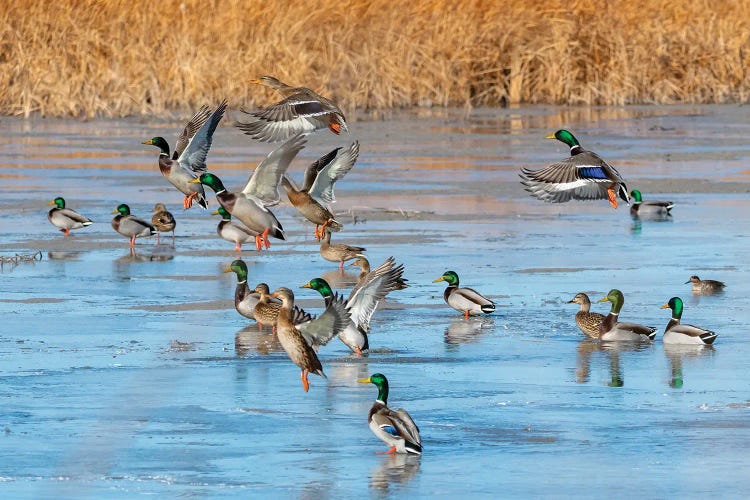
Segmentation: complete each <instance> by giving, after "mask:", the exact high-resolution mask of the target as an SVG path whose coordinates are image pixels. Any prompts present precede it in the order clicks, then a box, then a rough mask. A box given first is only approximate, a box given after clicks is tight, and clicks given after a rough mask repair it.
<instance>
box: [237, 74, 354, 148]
mask: <svg viewBox="0 0 750 500" xmlns="http://www.w3.org/2000/svg"><path fill="white" fill-rule="evenodd" d="M250 83H253V84H257V85H263V86H264V87H268V88H270V89H273V90H275V91H277V92H278V93H279V94H281V96H282V97H283V98H284V99H283V100H282V101H280V102H277V103H276V104H274V105H272V106H269V107H267V108H264V109H260V110H258V111H254V112H248V111H245V110H244V109H243V110H242V112H243V113H247V114H249V115H250V116H251V117H253V118H254V121H252V122H250V123H237V124H236V126H237V128H239V129H240V130H242V131H243V132H244V133H245V134H247V135H249V136H250V137H252V138H253V139H257V140H259V141H263V142H278V141H284V140H287V139H288V138H289V137H291V136H293V135H295V134H300V133H301V134H310V133H312V132H315V131H316V130H320V129H325V128H327V129H329V130H330V131H331V132H333V133H334V134H336V135H338V134H339V133H340V132H341V130H342V129H343V130H345V131H346V132H347V133H349V129H348V128H347V126H346V118H345V117H344V113H343V112H342V111H341V109H340V108H339V107H338V106H336V104H334V102H333V101H331V100H330V99H327V98H325V97H323V96H321V95H319V94H317V93H315V92H313V91H312V90H310V89H308V88H307V87H292V86H289V85H287V84H285V83H283V82H282V81H280V80H279V79H277V78H274V77H272V76H262V77H260V78H258V79H254V80H250Z"/></svg>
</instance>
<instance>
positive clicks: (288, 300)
mask: <svg viewBox="0 0 750 500" xmlns="http://www.w3.org/2000/svg"><path fill="white" fill-rule="evenodd" d="M272 296H273V297H276V298H278V299H280V300H281V311H280V313H279V318H278V320H277V323H276V325H277V327H276V335H277V336H278V338H279V342H280V343H281V346H282V347H283V348H284V350H285V351H286V353H287V355H289V358H290V359H291V360H292V361H293V362H294V364H296V365H297V366H299V367H300V369H301V370H302V373H301V375H300V378H301V379H302V388H303V389H304V390H305V392H307V391H308V390H309V389H310V382H309V381H308V379H307V375H308V373H314V374H316V375H320V376H321V377H325V374H324V373H323V366H322V365H321V364H320V360H319V359H318V356H317V354H315V346H317V345H324V344H326V343H327V342H328V341H329V340H330V339H331V338H333V337H335V336H336V335H338V334H339V333H341V331H342V330H343V329H344V328H346V324H347V323H348V321H349V313H348V312H347V311H346V307H345V306H344V302H343V300H342V299H341V298H340V297H337V298H336V300H333V301H332V302H331V305H329V306H328V307H327V308H326V312H325V313H323V314H321V315H320V316H319V317H317V318H315V319H313V320H311V321H307V322H305V323H302V324H300V325H295V324H294V319H293V310H294V292H292V291H291V290H290V289H288V288H283V287H282V288H279V289H277V290H276V291H275V292H273V294H272Z"/></svg>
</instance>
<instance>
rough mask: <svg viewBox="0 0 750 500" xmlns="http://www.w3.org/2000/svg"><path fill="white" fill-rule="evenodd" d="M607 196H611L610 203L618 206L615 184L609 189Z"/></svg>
mask: <svg viewBox="0 0 750 500" xmlns="http://www.w3.org/2000/svg"><path fill="white" fill-rule="evenodd" d="M607 198H609V204H610V205H612V208H617V193H615V186H614V185H612V186H609V189H607Z"/></svg>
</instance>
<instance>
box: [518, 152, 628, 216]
mask: <svg viewBox="0 0 750 500" xmlns="http://www.w3.org/2000/svg"><path fill="white" fill-rule="evenodd" d="M519 175H520V177H521V184H523V185H524V186H525V187H526V191H528V192H529V193H531V195H532V196H534V197H535V198H538V199H540V200H542V201H546V202H549V203H563V202H566V201H569V200H571V199H574V200H606V199H609V195H608V190H609V188H610V186H612V185H613V184H614V185H616V186H618V192H619V194H620V197H621V198H622V199H623V200H624V201H626V202H629V201H630V197H629V195H628V194H627V187H626V186H625V182H624V181H623V179H622V177H621V176H620V173H619V172H618V171H617V170H616V169H615V168H614V167H612V166H610V165H609V164H608V163H606V162H605V161H604V160H602V159H601V158H599V156H597V155H596V154H595V153H592V152H590V151H585V152H583V153H580V154H577V155H575V156H571V157H570V158H566V159H565V160H563V161H560V162H558V163H553V164H552V165H549V166H547V167H545V168H543V169H540V170H531V169H528V168H522V169H521V173H520V174H519Z"/></svg>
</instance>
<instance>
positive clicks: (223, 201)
mask: <svg viewBox="0 0 750 500" xmlns="http://www.w3.org/2000/svg"><path fill="white" fill-rule="evenodd" d="M191 182H199V183H201V184H203V185H206V186H208V187H210V188H211V189H213V190H214V191H215V192H216V201H218V202H219V205H221V206H222V208H224V210H226V211H227V212H229V213H230V214H232V215H233V216H234V217H236V218H237V219H238V220H239V221H240V222H242V223H243V224H244V225H245V226H247V227H248V229H250V230H252V231H254V232H256V233H258V234H257V235H256V236H255V248H256V250H260V249H261V248H262V247H263V246H265V247H266V248H270V247H271V243H270V242H269V241H268V236H273V237H274V238H278V239H280V240H284V239H286V237H285V236H284V228H283V227H281V223H280V222H279V220H278V219H277V218H276V216H275V215H274V214H273V213H272V212H271V211H270V210H268V209H267V208H266V207H265V206H264V205H263V204H262V203H258V202H256V201H255V200H251V199H249V198H247V197H245V196H243V195H242V194H239V195H238V194H235V193H230V192H229V191H227V189H226V188H225V187H224V184H223V183H222V182H221V179H219V178H218V177H217V176H216V175H214V174H212V173H210V172H206V173H205V174H201V176H200V177H198V178H197V179H195V180H193V181H191Z"/></svg>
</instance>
